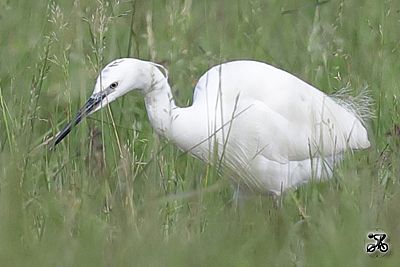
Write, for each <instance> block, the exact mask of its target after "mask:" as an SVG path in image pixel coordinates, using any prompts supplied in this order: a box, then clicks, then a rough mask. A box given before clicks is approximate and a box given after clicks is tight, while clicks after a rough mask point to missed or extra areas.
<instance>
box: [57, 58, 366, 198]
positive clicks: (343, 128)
mask: <svg viewBox="0 0 400 267" xmlns="http://www.w3.org/2000/svg"><path fill="white" fill-rule="evenodd" d="M132 90H139V91H140V92H141V93H142V94H143V95H144V99H145V105H146V109H147V114H148V117H149V120H150V123H151V124H152V126H153V128H154V130H155V131H156V132H157V133H158V134H159V135H161V136H164V137H166V138H167V139H168V140H170V141H171V142H173V143H174V144H175V145H176V146H178V147H179V148H180V149H181V150H183V151H187V152H189V153H191V154H192V155H194V156H195V157H197V158H200V159H201V160H203V161H205V162H210V163H211V164H212V163H218V164H220V163H221V165H222V166H223V167H224V169H226V170H227V171H228V173H229V175H230V177H231V178H232V179H233V181H234V183H235V184H238V185H239V186H241V187H242V188H245V189H246V190H248V189H250V190H252V191H256V192H261V193H273V194H275V195H280V194H281V193H282V192H283V191H285V190H286V189H288V188H296V187H297V186H299V185H301V184H303V183H305V182H307V181H310V180H311V179H316V180H319V179H323V178H327V177H330V176H331V175H332V168H333V167H334V165H335V162H337V161H339V160H340V159H341V158H342V154H343V153H344V152H345V151H346V150H355V149H364V148H368V147H369V146H370V142H369V140H368V134H367V130H366V128H365V127H364V125H363V124H364V122H363V120H362V119H361V118H360V116H358V115H357V112H356V110H354V109H353V108H350V107H349V105H344V104H343V103H341V102H339V101H337V100H336V99H335V98H333V97H330V96H328V95H326V94H324V93H323V92H321V91H319V90H318V89H316V88H315V87H313V86H311V85H309V84H307V83H306V82H304V81H302V80H300V79H299V78H297V77H295V76H293V75H292V74H290V73H288V72H285V71H283V70H280V69H278V68H275V67H273V66H270V65H267V64H265V63H261V62H256V61H250V60H239V61H232V62H227V63H223V64H221V65H217V66H215V67H212V68H211V69H210V70H208V71H207V72H206V73H205V74H204V75H203V76H202V77H201V78H200V80H199V81H198V83H197V85H196V87H195V89H194V96H193V104H192V106H189V107H183V108H181V107H177V106H176V105H175V102H174V99H173V96H172V93H171V87H170V85H169V84H168V73H167V71H166V69H165V68H164V67H162V66H161V65H158V64H156V63H153V62H149V61H142V60H138V59H133V58H122V59H117V60H115V61H113V62H111V63H110V64H108V65H107V66H106V67H105V68H104V69H103V70H102V71H101V73H100V75H99V77H98V78H97V82H96V85H95V88H94V92H93V94H92V96H91V97H90V98H89V100H88V101H87V102H86V104H85V105H84V106H83V107H82V109H81V110H80V111H79V112H78V114H77V115H76V117H75V119H74V120H73V121H71V122H70V123H69V124H68V125H66V126H65V128H64V129H63V130H61V131H60V132H59V133H58V134H57V135H56V136H55V138H54V142H53V145H54V146H55V145H57V144H58V143H59V142H60V141H61V140H62V139H63V138H64V137H65V136H66V135H67V134H68V133H69V132H70V130H71V128H72V127H73V126H75V125H76V124H78V123H79V122H80V121H81V119H82V118H84V117H85V116H87V115H89V114H92V113H94V112H95V111H97V110H99V109H101V108H102V107H104V106H106V105H107V104H109V103H111V102H112V101H114V100H115V99H117V98H118V97H120V96H123V95H125V94H126V93H128V92H130V91H132Z"/></svg>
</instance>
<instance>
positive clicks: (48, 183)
mask: <svg viewBox="0 0 400 267" xmlns="http://www.w3.org/2000/svg"><path fill="white" fill-rule="evenodd" d="M0 25H1V26H0V34H1V38H0V44H1V49H0V62H1V63H0V162H1V164H0V216H1V219H0V264H1V266H21V265H25V266H27V265H29V266H43V265H45V266H124V265H126V266H376V265H379V266H397V264H398V262H399V261H400V256H399V255H400V239H399V236H400V227H399V224H398V223H399V218H400V209H399V203H400V187H399V180H400V149H399V148H400V126H399V125H400V108H399V94H400V89H399V88H400V82H399V77H400V75H399V74H400V69H399V62H400V35H399V27H400V2H399V1H396V0H385V1H365V0H353V1H344V0H338V1H333V0H331V1H329V0H328V1H321V0H319V2H318V0H317V1H312V0H301V1H295V0H285V1H279V0H268V1H261V0H245V1H239V0H238V1H228V0H219V1H210V0H203V1H191V0H170V1H166V0H157V1H155V0H154V1H145V0H136V1H116V0H109V1H106V0H97V1H89V0H75V1H67V0H58V1H47V0H38V1H22V0H20V1H17V0H15V1H9V0H1V1H0ZM118 57H137V58H142V59H148V60H154V61H156V62H159V63H162V64H163V65H164V66H166V67H167V68H168V69H169V72H170V82H171V84H172V87H173V92H174V95H175V97H176V99H177V103H178V104H180V105H182V106H185V105H188V104H190V101H191V96H192V88H193V86H194V85H195V83H196V79H198V78H199V77H200V75H201V74H202V73H203V72H204V71H206V70H207V69H208V68H209V67H211V66H213V65H215V64H218V63H220V62H223V61H227V60H232V59H239V58H240V59H243V58H246V59H255V60H259V61H265V62H268V63H270V64H272V65H275V66H277V67H280V68H282V69H285V70H287V71H289V72H291V73H294V74H295V75H297V76H299V77H301V78H302V79H304V80H306V81H308V82H309V83H311V84H313V85H315V86H316V87H317V88H321V90H323V91H324V92H327V93H335V92H337V91H339V90H340V89H342V88H350V92H351V94H353V95H356V94H357V93H359V92H360V91H361V90H363V88H365V87H368V89H369V92H370V95H371V97H372V98H373V100H374V107H373V110H374V113H375V116H374V118H373V119H372V120H371V121H370V123H369V133H370V139H371V142H372V144H373V145H372V147H371V148H370V149H368V150H366V151H359V152H356V153H349V154H348V155H347V156H346V160H345V161H344V162H343V164H341V165H340V166H339V168H338V169H337V170H336V171H335V175H334V178H333V179H332V180H330V181H327V182H323V183H310V184H307V185H305V186H302V187H301V188H299V189H298V190H296V191H291V192H287V193H286V194H284V196H283V197H282V198H281V199H280V202H281V205H280V207H278V208H277V207H275V205H274V203H273V201H272V200H271V199H270V198H266V197H261V196H254V197H252V198H250V199H248V200H247V201H246V203H245V204H244V206H243V207H242V208H241V209H239V210H238V209H237V208H236V206H235V205H234V203H232V194H233V189H232V188H231V186H230V185H229V182H228V181H227V179H226V177H224V175H223V174H222V175H221V176H218V175H217V174H216V173H217V172H216V170H215V169H214V168H213V167H212V166H208V165H206V164H204V163H202V162H200V161H198V160H196V159H194V158H192V157H191V156H190V155H186V154H183V153H182V152H181V151H179V150H178V149H176V148H175V147H174V146H173V145H172V144H169V143H168V142H166V141H165V140H163V139H160V138H159V137H157V136H156V135H155V134H154V132H153V131H152V129H151V127H150V125H149V122H148V120H147V115H146V112H145V109H144V104H143V99H142V97H141V96H140V95H138V94H135V93H132V94H129V95H127V96H125V97H124V99H121V100H119V101H116V102H115V103H113V104H112V105H111V106H110V108H108V109H105V110H104V111H102V112H98V113H97V114H95V115H94V116H91V118H89V119H87V120H86V121H85V122H83V123H82V125H80V126H79V127H77V128H76V129H75V130H74V131H73V132H72V133H71V134H70V135H69V137H68V138H67V139H65V140H64V141H63V142H62V143H61V144H60V145H59V146H58V147H57V149H56V150H55V151H49V150H48V149H47V147H46V146H45V145H41V144H43V142H44V141H45V140H47V139H48V138H49V137H50V136H52V135H53V134H55V133H56V132H57V131H58V130H59V129H60V128H61V127H62V126H63V124H64V123H65V122H66V121H67V120H69V119H70V118H71V117H72V116H73V115H74V114H75V112H76V111H77V110H78V108H79V107H80V106H81V105H82V104H83V102H84V101H85V99H86V98H87V97H88V96H89V95H90V93H91V91H92V87H93V86H94V79H95V77H96V76H97V73H98V72H99V70H100V69H101V68H102V67H103V66H104V65H105V64H106V63H108V62H109V61H111V60H112V59H115V58H118ZM288 130H290V129H288ZM376 228H379V229H381V230H383V231H385V232H386V233H387V234H388V235H389V237H390V248H391V251H390V253H389V254H388V255H386V256H385V257H377V258H376V257H371V256H368V255H367V254H366V253H365V245H366V243H368V242H369V240H368V238H367V234H368V232H369V231H371V230H374V229H376Z"/></svg>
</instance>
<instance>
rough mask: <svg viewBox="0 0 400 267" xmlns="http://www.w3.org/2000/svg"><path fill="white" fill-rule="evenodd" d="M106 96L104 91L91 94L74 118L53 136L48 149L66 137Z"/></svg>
mask: <svg viewBox="0 0 400 267" xmlns="http://www.w3.org/2000/svg"><path fill="white" fill-rule="evenodd" d="M106 96H107V93H106V92H104V91H103V92H100V93H97V94H94V95H92V96H91V97H90V98H89V99H88V101H87V102H86V103H85V105H84V106H83V107H82V108H81V109H80V110H79V111H78V113H77V114H76V116H75V118H74V119H73V120H72V121H70V122H69V123H68V124H67V125H65V127H64V128H63V129H62V130H61V131H60V132H59V133H58V134H57V135H56V136H55V138H54V141H53V142H52V145H51V147H50V149H54V147H55V146H56V145H57V144H58V143H60V142H61V141H62V140H63V139H64V137H66V136H67V135H68V134H69V133H70V132H71V130H72V128H73V127H75V126H76V125H77V124H78V123H80V122H81V120H82V119H83V118H85V117H86V116H87V115H89V114H91V113H92V111H93V110H94V109H95V108H96V107H97V106H98V105H99V104H100V103H101V101H102V100H103V99H104V98H105V97H106Z"/></svg>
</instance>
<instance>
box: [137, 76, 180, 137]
mask: <svg viewBox="0 0 400 267" xmlns="http://www.w3.org/2000/svg"><path fill="white" fill-rule="evenodd" d="M152 80H153V82H152V84H151V86H150V88H149V89H148V90H146V91H145V92H144V101H145V104H146V109H147V114H148V117H149V120H150V123H151V124H152V126H153V128H154V130H155V131H156V132H157V133H158V134H159V135H162V136H165V137H167V138H170V131H171V125H172V121H173V119H174V113H175V112H174V111H175V110H176V109H177V106H176V105H175V101H174V99H173V96H172V93H171V87H170V86H169V84H168V80H167V79H166V78H165V77H164V76H163V75H162V73H161V72H159V73H158V72H156V73H155V75H153V77H152Z"/></svg>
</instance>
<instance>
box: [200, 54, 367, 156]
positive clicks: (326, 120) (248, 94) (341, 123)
mask: <svg viewBox="0 0 400 267" xmlns="http://www.w3.org/2000/svg"><path fill="white" fill-rule="evenodd" d="M219 95H222V96H223V98H222V99H223V100H222V103H223V113H224V117H225V119H224V120H225V121H227V120H229V118H232V113H240V111H241V110H244V112H243V113H242V114H240V116H237V117H235V120H236V122H235V123H234V124H235V125H237V127H235V128H232V131H231V138H232V139H234V142H238V143H241V146H242V147H245V149H246V150H247V151H248V153H254V152H257V153H259V154H262V155H263V156H265V157H267V158H269V159H271V160H275V161H278V162H287V161H292V160H296V161H297V160H304V159H308V158H310V157H312V156H321V155H323V156H328V155H334V154H336V153H340V152H343V151H345V150H346V149H348V148H350V149H360V148H366V147H369V145H370V144H369V141H368V136H367V131H366V129H365V128H364V126H363V125H362V122H361V121H360V119H358V118H357V116H356V115H355V114H353V113H352V112H351V111H350V110H347V109H346V108H344V107H342V106H340V105H339V104H338V103H336V102H335V101H334V100H333V99H332V98H330V97H329V96H327V95H325V94H324V93H322V92H321V91H319V90H317V89H316V88H314V87H313V86H311V85H309V84H307V83H305V82H303V81H302V80H300V79H298V78H296V77H295V76H293V75H291V74H289V73H287V72H285V71H282V70H279V69H277V68H274V67H272V66H269V65H266V64H263V63H259V62H252V61H238V62H232V63H228V64H224V65H222V69H219V68H214V69H211V70H210V71H209V72H208V73H207V74H206V75H204V76H203V77H202V79H201V80H200V81H199V84H198V86H197V87H196V91H195V96H194V104H196V102H197V104H199V103H201V102H202V103H203V105H204V103H205V102H207V103H208V104H207V105H208V107H209V109H211V110H210V111H212V109H214V107H215V104H214V103H217V102H218V96H219ZM210 103H213V104H210ZM235 103H236V104H235ZM219 112H220V111H217V113H219ZM249 156H251V154H249Z"/></svg>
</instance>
